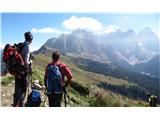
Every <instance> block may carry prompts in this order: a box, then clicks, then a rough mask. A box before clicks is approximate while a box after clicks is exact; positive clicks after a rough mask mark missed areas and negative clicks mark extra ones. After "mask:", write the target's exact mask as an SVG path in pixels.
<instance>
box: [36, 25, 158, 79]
mask: <svg viewBox="0 0 160 120" xmlns="http://www.w3.org/2000/svg"><path fill="white" fill-rule="evenodd" d="M159 45H160V42H159V38H158V37H157V35H156V34H155V33H154V32H152V31H151V29H150V28H144V29H143V30H141V31H140V32H138V33H137V34H136V33H135V32H134V31H133V30H131V29H130V30H128V31H127V32H122V31H121V30H117V31H116V32H112V33H110V34H94V33H93V32H91V31H86V30H82V29H77V30H74V31H72V33H70V34H62V35H60V36H58V37H54V38H50V39H48V40H47V42H46V43H45V44H44V45H43V46H42V47H41V48H40V49H39V50H38V51H43V49H45V48H48V49H51V50H55V49H59V50H61V51H62V52H63V53H65V54H67V55H69V56H72V57H82V58H86V59H92V60H95V61H99V62H103V63H108V64H112V65H116V66H120V67H122V68H123V69H127V70H130V71H134V72H138V73H141V74H146V75H150V76H153V77H159V71H160V68H159V67H157V66H158V65H159V57H158V56H159Z"/></svg>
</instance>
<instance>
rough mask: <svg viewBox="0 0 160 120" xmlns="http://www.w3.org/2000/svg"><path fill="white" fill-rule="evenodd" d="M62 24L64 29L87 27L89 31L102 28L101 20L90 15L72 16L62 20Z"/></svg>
mask: <svg viewBox="0 0 160 120" xmlns="http://www.w3.org/2000/svg"><path fill="white" fill-rule="evenodd" d="M62 25H63V26H64V27H65V28H66V29H70V30H75V29H87V30H91V31H99V30H102V29H103V26H102V24H101V22H99V21H98V20H96V19H94V18H91V17H76V16H72V17H70V18H69V19H66V20H64V21H63V23H62Z"/></svg>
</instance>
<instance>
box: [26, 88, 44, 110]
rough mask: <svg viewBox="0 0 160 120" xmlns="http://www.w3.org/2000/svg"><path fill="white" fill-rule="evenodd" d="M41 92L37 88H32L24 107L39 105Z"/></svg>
mask: <svg viewBox="0 0 160 120" xmlns="http://www.w3.org/2000/svg"><path fill="white" fill-rule="evenodd" d="M41 101H42V99H41V94H40V92H39V91H38V90H35V89H32V92H31V93H30V94H29V95H28V97H27V102H26V104H25V106H26V107H40V104H41Z"/></svg>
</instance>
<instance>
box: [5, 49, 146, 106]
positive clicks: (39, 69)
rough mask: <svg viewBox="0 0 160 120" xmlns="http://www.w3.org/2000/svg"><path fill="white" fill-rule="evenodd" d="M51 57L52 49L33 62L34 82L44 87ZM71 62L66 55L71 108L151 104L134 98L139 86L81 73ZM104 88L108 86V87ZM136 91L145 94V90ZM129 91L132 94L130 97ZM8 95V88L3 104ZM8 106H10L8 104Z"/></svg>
mask: <svg viewBox="0 0 160 120" xmlns="http://www.w3.org/2000/svg"><path fill="white" fill-rule="evenodd" d="M51 53H52V51H51V50H49V49H48V50H47V51H45V53H39V54H36V55H35V59H34V61H33V80H36V79H39V80H40V81H41V82H42V83H43V77H44V71H45V67H46V65H47V64H48V63H49V62H50V61H51V57H50V56H51ZM71 59H73V58H71V57H68V56H66V55H63V56H62V61H63V62H65V63H66V64H67V65H68V66H69V67H70V68H71V71H72V72H73V80H72V83H71V86H70V87H68V88H67V90H68V94H69V95H70V101H68V104H69V106H147V103H146V102H144V101H142V100H140V98H139V97H138V98H136V97H135V98H134V95H136V94H137V93H136V92H135V91H132V89H134V86H137V85H136V84H133V83H130V82H128V81H126V80H123V79H118V78H115V77H112V78H111V77H110V76H105V75H102V74H98V73H93V72H89V71H86V70H83V69H80V68H79V67H78V66H77V65H76V64H75V63H73V61H72V60H71ZM8 77H9V76H5V77H2V82H3V81H7V80H8ZM4 78H5V79H4ZM12 80H13V78H12ZM7 84H9V83H6V84H4V85H3V86H6V87H7ZM102 85H105V87H104V86H102ZM106 85H108V87H107V86H106ZM8 88H9V87H8ZM12 88H13V87H12ZM124 88H125V89H124ZM116 89H117V90H116ZM120 89H121V90H122V89H124V90H125V91H119V90H120ZM135 90H136V91H137V90H141V88H140V89H135ZM128 91H131V92H130V93H129V94H128V95H127V94H126V93H128ZM142 91H143V89H142ZM4 92H5V88H4V87H2V103H3V102H4V100H5V96H6V97H7V96H8V93H4ZM12 92H13V91H12ZM143 92H145V91H143ZM9 95H12V93H9ZM9 98H11V97H9ZM6 105H7V106H8V103H7V104H5V106H6Z"/></svg>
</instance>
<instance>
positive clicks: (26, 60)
mask: <svg viewBox="0 0 160 120" xmlns="http://www.w3.org/2000/svg"><path fill="white" fill-rule="evenodd" d="M22 54H23V59H24V64H25V65H29V64H30V61H29V60H30V48H29V46H28V45H27V46H25V47H24V49H23V53H22Z"/></svg>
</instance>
